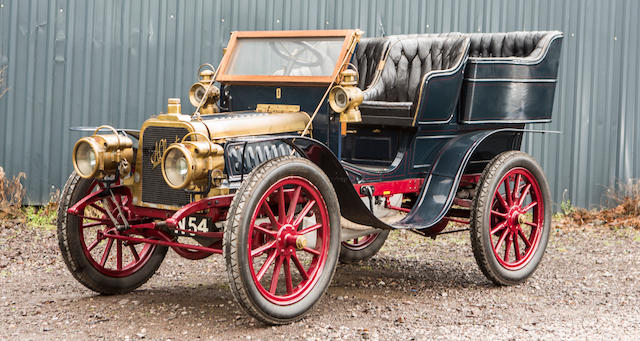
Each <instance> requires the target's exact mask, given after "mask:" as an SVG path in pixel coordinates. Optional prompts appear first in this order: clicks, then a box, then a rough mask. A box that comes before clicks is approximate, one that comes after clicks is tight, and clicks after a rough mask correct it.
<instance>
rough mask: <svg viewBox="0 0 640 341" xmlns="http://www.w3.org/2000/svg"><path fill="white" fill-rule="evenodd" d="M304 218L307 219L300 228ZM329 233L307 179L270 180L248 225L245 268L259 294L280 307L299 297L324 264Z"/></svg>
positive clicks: (316, 194)
mask: <svg viewBox="0 0 640 341" xmlns="http://www.w3.org/2000/svg"><path fill="white" fill-rule="evenodd" d="M305 218H308V219H307V220H311V221H312V223H310V224H306V226H305V224H304V223H303V222H305ZM329 233H330V231H329V214H328V212H327V207H326V204H325V202H324V199H323V198H322V195H321V194H320V192H319V191H318V189H317V188H316V187H315V186H314V185H313V184H312V183H311V182H309V180H307V179H305V178H302V177H298V176H290V177H287V178H284V179H281V180H279V181H278V182H276V183H275V184H273V185H272V186H271V187H270V188H269V189H268V190H267V192H266V193H265V194H264V195H263V196H262V197H261V198H260V201H259V202H258V206H257V209H256V211H255V213H254V214H253V217H252V218H251V223H250V225H249V236H250V237H249V243H248V245H249V247H248V248H247V252H248V253H249V268H250V271H251V275H252V279H253V281H254V283H255V285H256V287H257V288H258V290H259V291H260V293H261V294H262V295H263V296H264V297H265V298H267V299H268V300H269V301H271V302H273V303H275V304H279V305H289V304H292V303H295V302H297V301H298V300H300V299H301V298H303V297H304V296H305V295H306V293H307V292H308V291H309V289H310V288H312V287H313V286H314V284H315V283H316V281H317V280H318V275H319V274H320V273H321V271H322V268H323V267H324V265H325V262H326V259H327V249H328V242H329ZM254 238H256V239H254Z"/></svg>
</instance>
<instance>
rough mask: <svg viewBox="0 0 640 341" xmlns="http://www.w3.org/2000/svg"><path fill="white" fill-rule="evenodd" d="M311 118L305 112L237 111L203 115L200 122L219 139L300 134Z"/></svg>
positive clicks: (212, 137) (213, 136)
mask: <svg viewBox="0 0 640 341" xmlns="http://www.w3.org/2000/svg"><path fill="white" fill-rule="evenodd" d="M309 119H310V118H309V115H308V114H307V113H305V112H268V113H267V112H257V111H236V112H231V113H224V114H213V115H203V116H201V121H200V122H201V123H202V124H204V125H205V126H206V128H207V130H208V131H209V138H210V139H211V140H218V139H225V138H230V137H241V136H255V135H268V134H282V133H292V134H296V133H297V134H299V133H301V132H302V131H303V130H304V128H305V126H306V125H307V123H309ZM193 123H194V125H195V122H193Z"/></svg>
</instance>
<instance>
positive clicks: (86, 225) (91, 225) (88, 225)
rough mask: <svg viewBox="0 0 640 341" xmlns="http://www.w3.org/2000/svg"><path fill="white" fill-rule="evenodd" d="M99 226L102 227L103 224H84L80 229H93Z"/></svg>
mask: <svg viewBox="0 0 640 341" xmlns="http://www.w3.org/2000/svg"><path fill="white" fill-rule="evenodd" d="M100 225H104V224H103V223H102V222H96V223H89V224H84V225H82V229H86V228H89V227H94V226H100Z"/></svg>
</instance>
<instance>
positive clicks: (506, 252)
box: [471, 151, 551, 285]
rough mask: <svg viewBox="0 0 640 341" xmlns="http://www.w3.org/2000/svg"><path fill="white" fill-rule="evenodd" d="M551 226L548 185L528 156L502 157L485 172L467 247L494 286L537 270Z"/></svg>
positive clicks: (512, 154)
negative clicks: (469, 243)
mask: <svg viewBox="0 0 640 341" xmlns="http://www.w3.org/2000/svg"><path fill="white" fill-rule="evenodd" d="M550 225H551V198H550V191H549V185H548V183H547V179H546V178H545V176H544V173H543V171H542V168H541V167H540V165H539V164H538V163H537V162H536V161H535V160H534V159H533V158H532V157H531V156H529V155H528V154H525V153H522V152H519V151H510V152H505V153H502V154H500V155H498V156H497V157H495V158H494V159H493V160H492V161H491V162H490V163H489V164H488V165H487V167H486V168H485V170H484V172H483V173H482V176H481V177H480V181H479V182H478V190H477V194H476V197H475V198H474V201H473V204H472V211H471V245H472V247H473V253H474V256H475V258H476V262H477V263H478V265H479V267H480V269H481V270H482V272H483V273H484V274H485V276H487V278H489V279H490V280H491V281H493V282H494V283H496V284H498V285H513V284H518V283H521V282H523V281H525V280H526V279H527V278H529V277H530V276H531V275H532V274H533V272H534V271H535V270H536V268H537V267H538V265H539V264H540V261H541V260H542V256H543V254H544V251H545V249H546V246H547V241H548V239H549V230H550Z"/></svg>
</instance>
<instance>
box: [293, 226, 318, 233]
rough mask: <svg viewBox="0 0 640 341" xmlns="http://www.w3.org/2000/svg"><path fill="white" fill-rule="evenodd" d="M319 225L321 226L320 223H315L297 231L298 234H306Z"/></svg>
mask: <svg viewBox="0 0 640 341" xmlns="http://www.w3.org/2000/svg"><path fill="white" fill-rule="evenodd" d="M320 227H322V224H315V225H311V226H309V227H307V228H305V229H303V230H300V232H298V234H307V233H309V232H312V231H315V230H317V229H319V228H320Z"/></svg>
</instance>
